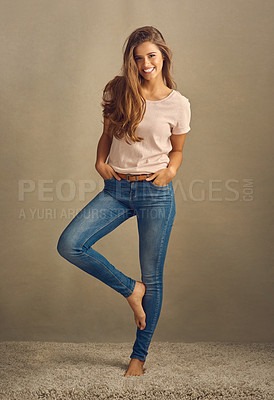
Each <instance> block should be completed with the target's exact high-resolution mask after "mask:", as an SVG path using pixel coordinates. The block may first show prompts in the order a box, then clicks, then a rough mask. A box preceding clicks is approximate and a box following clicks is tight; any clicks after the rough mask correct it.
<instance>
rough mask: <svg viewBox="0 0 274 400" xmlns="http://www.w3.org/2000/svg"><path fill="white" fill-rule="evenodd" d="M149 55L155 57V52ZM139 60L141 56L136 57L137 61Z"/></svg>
mask: <svg viewBox="0 0 274 400" xmlns="http://www.w3.org/2000/svg"><path fill="white" fill-rule="evenodd" d="M149 57H155V54H150V55H149ZM138 60H140V57H136V58H135V61H138Z"/></svg>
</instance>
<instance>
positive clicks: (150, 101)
mask: <svg viewBox="0 0 274 400" xmlns="http://www.w3.org/2000/svg"><path fill="white" fill-rule="evenodd" d="M174 92H175V90H174V89H172V92H170V93H169V95H168V96H166V97H164V98H163V99H160V100H147V99H145V100H146V102H149V103H159V102H161V101H165V100H167V99H169V97H170V96H171V95H172V94H173V93H174Z"/></svg>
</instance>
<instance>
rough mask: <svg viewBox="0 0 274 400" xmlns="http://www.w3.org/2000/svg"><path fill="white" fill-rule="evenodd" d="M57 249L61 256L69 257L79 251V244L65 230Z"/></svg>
mask: <svg viewBox="0 0 274 400" xmlns="http://www.w3.org/2000/svg"><path fill="white" fill-rule="evenodd" d="M57 251H58V253H59V254H60V256H62V257H64V258H68V257H69V255H73V254H74V253H75V252H77V244H76V242H75V240H73V239H72V238H71V237H70V236H69V235H67V234H66V233H65V232H63V233H62V234H61V236H60V237H59V239H58V242H57Z"/></svg>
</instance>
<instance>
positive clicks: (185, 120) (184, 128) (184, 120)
mask: <svg viewBox="0 0 274 400" xmlns="http://www.w3.org/2000/svg"><path fill="white" fill-rule="evenodd" d="M190 119H191V109H190V102H189V100H188V99H187V98H186V97H182V101H181V102H180V105H179V107H178V113H177V121H176V124H175V125H174V126H173V127H172V129H171V133H172V134H173V135H180V134H183V133H187V132H189V131H190V129H191V127H190Z"/></svg>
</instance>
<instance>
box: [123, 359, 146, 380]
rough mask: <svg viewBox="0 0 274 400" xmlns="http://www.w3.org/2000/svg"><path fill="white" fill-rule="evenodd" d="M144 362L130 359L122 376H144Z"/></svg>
mask: <svg viewBox="0 0 274 400" xmlns="http://www.w3.org/2000/svg"><path fill="white" fill-rule="evenodd" d="M144 363H145V361H141V360H138V359H137V358H132V359H131V360H130V363H129V366H128V368H127V371H126V373H125V374H124V376H139V375H143V374H144V369H143V365H144Z"/></svg>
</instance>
